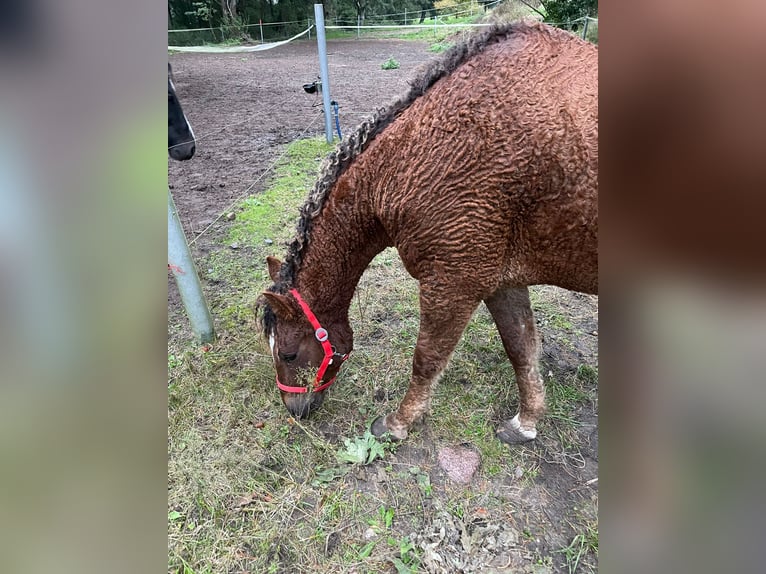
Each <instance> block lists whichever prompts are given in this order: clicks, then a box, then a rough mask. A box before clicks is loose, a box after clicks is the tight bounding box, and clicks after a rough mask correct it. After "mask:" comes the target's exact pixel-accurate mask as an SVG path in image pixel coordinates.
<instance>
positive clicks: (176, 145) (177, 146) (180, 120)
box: [168, 62, 196, 161]
mask: <svg viewBox="0 0 766 574" xmlns="http://www.w3.org/2000/svg"><path fill="white" fill-rule="evenodd" d="M195 147H196V146H195V143H194V132H193V131H192V128H191V126H190V125H189V122H188V121H187V120H186V116H185V115H184V112H183V110H182V109H181V103H180V102H179V101H178V96H176V89H175V86H174V85H173V70H172V69H171V67H170V62H168V154H169V155H170V157H171V158H173V159H175V160H179V161H183V160H187V159H191V157H192V156H193V155H194V150H195Z"/></svg>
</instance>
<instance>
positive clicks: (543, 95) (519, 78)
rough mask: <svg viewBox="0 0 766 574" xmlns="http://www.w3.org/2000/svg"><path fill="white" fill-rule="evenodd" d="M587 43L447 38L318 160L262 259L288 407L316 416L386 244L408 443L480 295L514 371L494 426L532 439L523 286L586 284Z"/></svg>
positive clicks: (594, 60)
mask: <svg viewBox="0 0 766 574" xmlns="http://www.w3.org/2000/svg"><path fill="white" fill-rule="evenodd" d="M597 92H598V52H597V48H596V47H595V46H593V45H591V44H588V43H586V42H583V41H581V40H580V39H579V38H577V37H575V36H573V35H571V34H569V33H567V32H564V31H562V30H557V29H554V28H550V27H548V26H545V25H540V24H529V23H511V24H499V25H495V26H494V27H492V28H490V29H487V30H484V31H483V32H480V33H478V34H475V35H473V36H472V37H470V38H469V39H468V40H467V41H466V42H464V43H462V44H460V45H457V46H454V47H453V48H451V49H450V50H449V51H448V52H446V53H445V54H444V57H442V58H440V59H439V60H438V61H437V62H435V63H434V64H432V65H430V66H429V67H428V68H427V69H426V70H425V71H424V72H423V73H422V74H421V75H420V77H419V78H417V79H416V80H415V81H414V82H413V83H412V86H411V89H410V91H409V93H407V94H406V95H405V96H403V97H401V98H400V99H398V100H396V101H395V102H394V103H393V104H392V105H391V106H389V107H387V108H383V109H380V110H378V112H377V113H376V115H375V116H374V117H373V118H372V119H371V120H369V121H367V122H365V123H363V124H362V125H361V126H360V127H359V128H358V129H357V131H356V132H355V133H353V134H351V135H350V136H348V137H347V138H346V139H344V140H343V141H342V142H341V143H340V144H339V147H338V148H337V149H336V151H335V152H333V153H332V154H330V156H329V157H328V159H327V161H326V162H325V165H324V166H323V172H322V175H321V177H320V179H319V181H318V182H317V183H316V184H315V186H314V188H313V191H312V192H311V194H310V195H309V198H308V200H307V202H306V204H305V205H304V206H303V208H302V210H301V217H300V221H299V223H298V231H297V236H296V238H295V239H294V240H293V242H292V244H291V245H290V247H289V252H288V254H287V257H286V259H285V262H284V263H280V262H279V261H277V260H276V259H273V258H269V260H268V267H269V273H270V275H271V277H272V279H273V280H274V282H275V283H274V285H273V286H272V287H271V288H270V289H269V291H268V292H266V293H264V294H263V298H262V300H261V305H262V306H263V328H264V331H265V334H266V336H267V337H268V338H269V342H270V345H271V350H272V354H273V358H274V364H275V367H276V373H277V385H278V387H279V389H280V391H281V393H282V400H283V401H284V403H285V405H286V407H287V409H288V410H289V411H290V412H291V413H292V414H293V415H295V416H298V417H303V416H306V415H308V414H309V413H310V412H311V411H312V410H314V409H317V408H318V407H319V406H320V405H321V403H322V400H323V398H324V394H325V393H326V389H327V387H329V385H330V384H332V382H333V381H334V380H335V376H336V375H337V373H338V370H339V369H340V367H341V365H342V363H343V361H344V360H345V359H346V358H348V355H349V353H350V351H351V349H352V341H353V334H352V330H351V327H350V325H349V320H348V309H349V305H350V302H351V299H352V296H353V294H354V290H355V288H356V285H357V283H358V282H359V279H360V277H361V276H362V273H363V272H364V270H365V269H366V267H367V266H368V265H369V263H370V261H371V260H372V259H373V257H375V255H376V254H378V253H380V252H381V251H382V250H383V249H384V248H386V247H388V246H395V247H396V248H397V250H398V251H399V256H400V257H401V259H402V261H403V262H404V266H405V267H406V269H407V271H408V273H409V274H410V275H412V277H414V278H415V279H417V280H418V282H419V284H420V332H419V334H418V339H417V344H416V346H415V353H414V357H413V362H412V379H411V382H410V385H409V389H408V390H407V393H406V395H405V397H404V399H403V400H402V402H401V404H400V406H399V409H398V410H397V411H395V412H393V413H390V414H389V415H388V416H385V417H381V418H379V419H377V420H376V421H375V423H373V426H372V430H373V432H374V433H375V434H376V435H381V434H383V433H385V432H386V431H388V432H390V433H391V435H393V436H394V437H396V438H398V439H404V438H405V437H406V436H407V431H408V429H409V428H410V427H411V425H412V424H413V422H415V421H416V420H418V419H419V418H421V417H422V416H423V415H424V414H425V413H426V412H427V410H428V407H429V402H430V397H431V388H432V385H433V383H434V381H435V380H436V379H437V377H438V375H439V374H440V373H441V372H442V370H443V369H444V368H445V366H446V365H447V362H448V360H449V358H450V355H451V354H452V351H453V350H454V349H455V346H456V344H457V343H458V341H459V339H460V337H461V335H462V333H463V330H464V329H465V327H466V325H467V323H468V321H469V320H470V318H471V315H472V314H473V312H474V311H475V310H476V308H477V306H478V305H479V304H480V303H481V302H482V301H484V303H485V304H486V305H487V308H488V309H489V311H490V313H491V314H492V317H493V319H494V321H495V324H496V325H497V329H498V331H499V332H500V336H501V338H502V341H503V346H504V347H505V351H506V353H507V354H508V358H509V359H510V360H511V363H512V364H513V368H514V370H515V372H516V381H517V383H518V387H519V403H520V407H519V412H518V414H517V415H516V416H514V417H513V418H512V419H510V420H508V421H505V422H504V423H503V424H502V425H501V428H500V429H499V430H498V437H499V438H500V439H501V440H503V441H505V442H508V443H515V442H522V441H527V440H531V439H533V438H534V437H535V436H536V434H537V431H536V428H535V425H536V423H537V421H538V419H539V418H540V416H541V415H542V414H543V412H544V410H545V393H544V388H543V382H542V378H541V376H540V373H539V370H538V355H539V348H540V343H539V338H538V335H537V332H536V329H535V321H534V318H533V316H532V309H531V307H530V302H529V294H528V291H527V286H528V285H534V284H541V283H546V284H551V285H558V286H560V287H564V288H566V289H572V290H576V291H582V292H585V293H596V292H597V289H598V257H597V230H598V206H597V194H598V183H597V174H598V101H597Z"/></svg>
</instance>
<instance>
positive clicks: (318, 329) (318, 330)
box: [277, 289, 348, 393]
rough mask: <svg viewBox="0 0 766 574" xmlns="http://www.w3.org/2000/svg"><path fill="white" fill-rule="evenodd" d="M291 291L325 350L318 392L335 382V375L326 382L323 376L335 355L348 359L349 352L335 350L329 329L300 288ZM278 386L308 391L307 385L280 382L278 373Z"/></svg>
mask: <svg viewBox="0 0 766 574" xmlns="http://www.w3.org/2000/svg"><path fill="white" fill-rule="evenodd" d="M290 293H291V294H292V296H293V297H295V300H296V301H297V302H298V305H300V306H301V309H303V313H304V314H305V315H306V318H307V319H308V320H309V323H311V326H312V327H314V336H315V337H316V339H317V341H319V344H320V345H322V349H323V350H324V359H322V364H321V365H319V370H318V371H317V376H316V379H315V380H314V388H313V392H315V393H317V392H319V391H323V390H325V389H326V388H327V387H329V386H330V385H332V384H333V383H334V382H335V377H333V378H332V379H330V380H329V381H327V382H326V383H324V384H322V378H324V374H325V372H326V371H327V367H329V366H330V365H331V364H332V361H333V359H334V358H335V357H340V360H341V361H345V360H346V359H348V353H346V354H345V355H341V354H340V353H336V352H335V349H334V348H333V346H332V345H331V344H330V341H329V335H328V334H327V329H325V328H324V327H322V325H320V324H319V320H318V319H317V318H316V315H314V313H312V311H311V309H310V308H309V306H308V304H307V303H306V302H305V301H304V300H303V299H302V298H301V296H300V294H299V293H298V290H297V289H290ZM277 387H279V389H280V390H282V391H285V392H286V393H307V392H308V388H307V387H289V386H287V385H283V384H282V383H281V382H279V375H277Z"/></svg>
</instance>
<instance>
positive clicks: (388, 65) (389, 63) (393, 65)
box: [380, 58, 399, 70]
mask: <svg viewBox="0 0 766 574" xmlns="http://www.w3.org/2000/svg"><path fill="white" fill-rule="evenodd" d="M380 67H381V68H382V69H384V70H396V69H397V68H398V67H399V62H397V61H396V60H394V59H393V58H389V59H388V60H386V61H385V62H383V63H382V64H381V65H380Z"/></svg>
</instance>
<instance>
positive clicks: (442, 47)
mask: <svg viewBox="0 0 766 574" xmlns="http://www.w3.org/2000/svg"><path fill="white" fill-rule="evenodd" d="M451 47H452V43H451V42H436V43H435V44H431V47H430V48H428V51H429V52H433V53H434V54H441V53H442V52H444V51H446V50H449V49H450V48H451Z"/></svg>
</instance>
